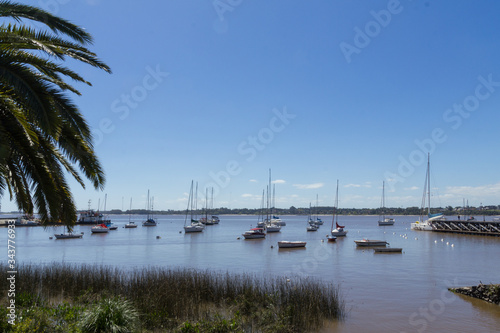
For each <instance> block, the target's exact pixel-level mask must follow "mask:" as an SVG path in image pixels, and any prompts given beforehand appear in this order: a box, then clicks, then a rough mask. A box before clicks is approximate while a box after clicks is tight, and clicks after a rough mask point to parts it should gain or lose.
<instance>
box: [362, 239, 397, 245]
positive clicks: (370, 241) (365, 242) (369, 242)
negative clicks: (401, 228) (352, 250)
mask: <svg viewBox="0 0 500 333" xmlns="http://www.w3.org/2000/svg"><path fill="white" fill-rule="evenodd" d="M354 243H356V246H386V245H387V244H389V243H387V242H386V241H383V240H375V239H363V240H355V241H354Z"/></svg>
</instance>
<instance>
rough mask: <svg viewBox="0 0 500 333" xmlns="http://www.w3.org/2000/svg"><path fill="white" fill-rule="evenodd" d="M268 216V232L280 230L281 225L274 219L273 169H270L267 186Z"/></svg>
mask: <svg viewBox="0 0 500 333" xmlns="http://www.w3.org/2000/svg"><path fill="white" fill-rule="evenodd" d="M266 211H267V218H266V232H267V233H270V232H280V231H281V226H280V225H279V224H278V223H276V222H274V221H273V219H272V216H273V213H274V194H273V196H272V198H271V169H269V185H268V187H267V210H266Z"/></svg>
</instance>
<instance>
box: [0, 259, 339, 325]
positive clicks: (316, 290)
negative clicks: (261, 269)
mask: <svg viewBox="0 0 500 333" xmlns="http://www.w3.org/2000/svg"><path fill="white" fill-rule="evenodd" d="M7 271H8V269H7V266H6V265H4V264H0V281H1V282H0V289H1V290H2V291H3V293H2V294H3V295H6V292H5V291H6V290H7V289H8V288H7V287H8V286H7V285H6V281H7V280H6V278H7V276H5V275H6V272H7ZM18 272H19V273H18V276H17V279H16V289H17V290H16V291H17V292H18V293H20V292H27V293H31V294H34V295H37V296H39V297H42V298H44V299H50V300H54V299H56V300H57V299H61V298H62V299H65V300H72V301H75V302H92V300H93V299H94V300H98V299H100V297H101V296H106V297H115V296H118V297H123V298H125V299H127V300H129V301H130V302H132V304H133V306H134V307H135V308H136V309H138V311H139V313H140V320H141V324H142V326H143V327H146V328H150V329H153V328H158V327H164V328H172V327H178V326H179V325H180V324H181V323H183V322H185V321H199V320H205V319H207V318H211V317H213V316H216V315H219V314H222V315H226V316H234V315H237V316H240V317H241V318H242V321H243V323H244V324H246V325H249V326H252V327H254V328H255V327H260V328H261V329H263V330H265V328H266V327H271V326H272V325H275V323H278V324H279V325H282V326H283V327H286V328H287V330H288V331H296V332H304V331H314V330H317V329H318V328H320V327H322V325H323V324H324V322H325V321H329V320H340V319H343V318H344V316H345V305H344V302H343V300H342V297H341V295H340V293H339V288H338V287H337V286H335V285H333V284H325V283H322V282H319V281H316V280H313V279H307V278H299V277H297V278H295V279H294V278H292V279H291V281H290V280H286V279H284V278H280V277H257V276H255V275H251V274H230V273H221V272H213V271H199V270H193V269H168V268H160V267H149V268H144V269H134V270H131V271H125V270H122V269H119V268H116V267H111V266H99V265H69V264H51V265H45V266H41V265H29V264H28V265H22V266H20V267H18ZM270 330H272V329H270Z"/></svg>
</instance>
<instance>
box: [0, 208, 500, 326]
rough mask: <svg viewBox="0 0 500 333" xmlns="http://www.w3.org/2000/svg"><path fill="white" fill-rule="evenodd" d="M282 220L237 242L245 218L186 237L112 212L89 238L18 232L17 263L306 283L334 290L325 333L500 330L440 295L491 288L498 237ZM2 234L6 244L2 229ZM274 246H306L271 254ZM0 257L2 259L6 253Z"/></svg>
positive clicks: (477, 304)
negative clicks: (107, 224)
mask: <svg viewBox="0 0 500 333" xmlns="http://www.w3.org/2000/svg"><path fill="white" fill-rule="evenodd" d="M282 218H283V220H284V221H286V223H287V225H286V226H285V227H283V228H282V229H281V232H279V233H273V234H269V235H267V236H266V238H265V239H262V240H244V239H243V237H241V234H242V233H243V232H245V231H246V230H248V229H249V228H250V227H251V226H252V225H253V226H255V224H256V222H257V219H256V218H255V217H253V216H222V217H221V223H220V224H219V225H214V226H207V227H206V229H205V230H204V231H203V233H194V234H184V233H183V232H182V230H183V228H182V227H183V223H184V217H183V216H158V219H157V220H158V222H159V225H158V226H157V227H148V228H145V227H142V226H140V225H139V226H138V227H137V228H136V229H125V228H124V226H125V224H126V223H128V220H129V217H128V216H112V217H111V219H112V221H113V222H114V223H115V224H117V225H118V226H119V228H118V230H115V231H110V232H109V233H108V234H102V235H91V233H90V226H77V227H76V228H75V232H76V233H80V232H84V233H85V234H84V236H83V239H73V240H55V239H49V236H53V234H54V233H60V232H63V229H62V228H47V229H43V228H41V227H33V228H27V227H25V228H17V229H16V246H17V247H16V255H17V257H16V259H17V260H18V262H24V263H28V262H31V263H51V262H67V263H97V264H106V265H116V266H119V267H123V268H125V269H129V268H134V267H144V266H163V267H192V268H199V269H211V270H218V271H230V272H234V273H243V272H248V273H254V274H258V275H263V276H266V275H268V274H271V275H274V276H282V277H283V278H287V279H288V278H289V279H292V280H293V278H294V276H308V277H313V278H316V279H320V280H323V281H325V282H333V283H335V284H338V285H339V286H340V288H341V293H342V295H343V297H344V300H345V303H346V307H347V310H348V315H347V318H346V319H345V320H344V321H343V322H334V323H329V324H328V326H327V328H326V329H325V332H329V331H336V332H360V331H369V332H445V331H446V332H473V331H477V332H493V331H496V330H497V328H498V327H500V307H499V306H496V305H492V304H488V303H486V302H482V301H479V300H474V299H470V298H468V297H465V296H458V297H457V296H456V295H454V294H452V293H450V292H449V291H448V290H447V288H448V287H454V286H468V285H477V284H478V283H479V281H483V282H484V283H499V282H500V281H499V280H498V278H499V277H500V265H498V259H497V256H495V255H492V254H494V253H495V254H496V253H498V250H499V248H500V238H498V237H481V236H467V235H451V234H442V233H433V232H417V231H412V230H410V223H411V222H414V221H415V219H416V217H412V216H410V217H408V216H406V217H405V216H401V217H397V218H396V224H395V225H394V226H378V224H377V219H378V216H373V217H371V216H344V217H342V222H343V224H344V223H345V225H346V229H347V230H349V233H348V235H347V237H339V238H337V241H336V242H333V243H330V242H327V239H326V235H327V234H328V233H329V229H330V226H329V225H328V224H329V223H328V222H327V221H331V217H328V216H325V217H323V220H324V221H325V224H324V225H323V226H322V227H321V228H320V230H318V232H314V233H311V232H307V231H306V217H304V216H292V217H282ZM142 219H143V217H142V216H136V217H134V220H136V221H141V220H142ZM0 230H3V231H4V232H1V233H0V234H1V239H2V240H3V244H6V240H7V232H6V230H7V229H0ZM179 232H181V233H179ZM157 236H160V238H157ZM238 238H240V239H238ZM362 238H368V239H381V240H386V241H388V242H389V243H390V246H391V247H401V248H403V253H397V254H394V253H393V254H375V253H374V251H373V249H371V248H362V249H359V248H356V245H355V243H354V240H358V239H362ZM281 240H291V241H297V240H300V241H307V245H306V247H305V248H295V249H279V248H278V246H277V242H278V241H281ZM1 256H2V260H4V261H5V260H7V251H3V252H2V254H1Z"/></svg>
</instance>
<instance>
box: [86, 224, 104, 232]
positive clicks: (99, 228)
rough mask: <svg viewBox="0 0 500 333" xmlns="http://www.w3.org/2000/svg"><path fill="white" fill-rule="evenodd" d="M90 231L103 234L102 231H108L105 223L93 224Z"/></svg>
mask: <svg viewBox="0 0 500 333" xmlns="http://www.w3.org/2000/svg"><path fill="white" fill-rule="evenodd" d="M90 231H91V232H92V233H93V234H104V233H107V232H108V231H109V228H108V227H107V226H106V225H105V224H99V225H96V226H93V227H92V228H91V229H90Z"/></svg>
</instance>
